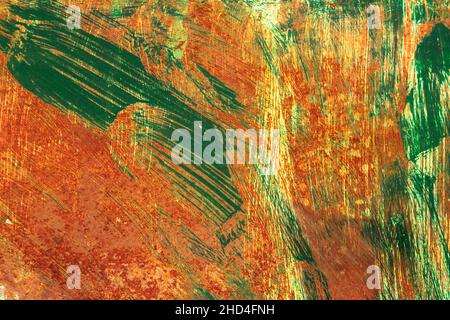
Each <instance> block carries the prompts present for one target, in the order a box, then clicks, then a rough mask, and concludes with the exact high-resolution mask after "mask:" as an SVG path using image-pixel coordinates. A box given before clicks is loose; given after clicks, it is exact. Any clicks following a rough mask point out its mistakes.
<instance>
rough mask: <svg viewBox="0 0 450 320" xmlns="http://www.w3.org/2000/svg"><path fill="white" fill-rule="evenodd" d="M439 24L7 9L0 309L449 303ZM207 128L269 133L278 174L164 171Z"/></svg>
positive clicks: (1, 102) (236, 168)
mask: <svg viewBox="0 0 450 320" xmlns="http://www.w3.org/2000/svg"><path fill="white" fill-rule="evenodd" d="M370 4H374V5H378V6H379V7H380V8H381V17H380V18H381V28H380V29H370V30H369V29H368V22H367V19H368V18H367V11H366V9H367V7H368V6H369V5H370ZM69 5H76V6H79V7H80V9H81V13H82V20H81V28H80V29H70V28H68V27H67V23H66V21H67V18H68V13H67V11H66V10H67V7H68V6H69ZM449 26H450V15H449V6H448V2H447V1H446V0H436V1H434V0H379V1H363V0H361V1H358V0H348V1H338V0H335V1H333V0H330V1H321V0H314V1H313V0H311V1H308V0H304V1H302V0H292V1H281V0H273V1H263V0H233V1H231V0H206V1H203V0H114V1H108V0H103V1H96V0H89V1H62V0H61V1H56V0H53V1H52V0H27V1H25V0H16V1H14V0H10V1H5V0H2V1H0V67H1V74H0V77H1V79H0V288H1V289H2V290H0V299H5V298H6V299H32V298H34V299H36V298H37V299H450V253H449V245H450V216H449V195H448V187H449V181H448V177H449V175H450V170H449V165H450V161H449V158H448V157H449V149H448V136H449V130H450V122H449V102H448V101H449V92H450V91H449V81H450V78H449V77H450V51H449V49H450V30H449ZM196 121H202V123H203V130H206V129H211V128H215V129H218V130H220V131H221V132H225V130H227V129H230V128H232V129H243V130H246V129H274V128H276V129H279V130H280V133H281V136H280V148H279V157H280V161H279V168H278V174H277V175H264V174H262V168H261V167H260V166H259V165H219V164H215V165H210V164H205V163H203V164H201V165H176V164H174V163H173V161H172V160H171V150H172V148H173V147H174V145H175V143H174V142H173V141H172V140H171V134H172V132H173V131H174V130H175V129H179V128H183V129H187V130H188V132H189V133H191V134H192V136H194V135H195V126H194V122H196ZM192 156H193V158H194V159H195V158H196V157H197V158H198V157H199V156H201V150H200V153H199V151H198V150H197V149H196V148H194V150H193V151H192ZM70 265H77V266H79V267H80V269H81V274H82V276H81V289H80V290H70V289H68V288H67V286H66V280H67V276H68V275H67V273H66V270H67V267H68V266H70ZM372 265H375V266H379V268H380V270H381V273H380V280H381V288H380V289H377V290H373V289H370V288H368V287H367V285H366V280H367V278H368V277H369V276H370V274H367V268H368V267H369V266H372Z"/></svg>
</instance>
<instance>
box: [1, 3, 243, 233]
mask: <svg viewBox="0 0 450 320" xmlns="http://www.w3.org/2000/svg"><path fill="white" fill-rule="evenodd" d="M10 13H11V14H12V16H13V17H20V18H21V19H26V20H29V21H28V23H26V24H25V23H22V22H20V21H19V19H12V20H3V21H0V48H1V49H2V50H3V51H4V52H6V53H8V54H9V55H10V59H9V61H8V69H9V71H10V72H11V74H12V75H13V76H14V77H15V78H16V79H17V81H18V82H19V83H20V84H21V85H22V86H23V87H24V88H26V89H27V90H29V91H30V92H32V93H33V94H35V95H36V96H38V97H39V98H40V99H42V100H43V101H45V102H46V103H48V104H51V105H53V106H55V107H57V108H58V109H60V110H63V111H68V110H70V111H73V112H75V113H77V114H78V115H80V116H81V117H83V118H85V119H87V120H88V121H89V122H90V123H92V124H93V125H95V126H97V127H99V128H101V129H107V128H108V127H109V126H110V125H111V124H112V123H113V122H114V120H115V119H116V117H117V115H118V113H119V112H120V111H122V110H124V109H125V108H126V107H128V106H130V105H133V104H135V103H138V102H142V103H145V104H147V105H150V106H152V107H157V108H160V109H162V110H164V111H165V112H166V114H167V115H168V116H169V117H170V119H168V121H166V122H165V124H164V125H157V124H155V123H153V124H152V123H151V122H149V120H148V119H147V120H144V119H142V118H140V120H138V119H137V118H136V119H135V120H136V121H141V125H146V126H152V127H153V128H154V129H155V130H156V131H157V132H158V134H157V135H147V136H145V137H142V136H141V137H140V138H141V140H142V138H146V139H147V142H149V141H150V142H151V143H152V145H154V146H155V145H157V146H158V147H157V148H156V149H153V150H149V151H151V152H153V153H155V152H159V153H160V154H161V158H160V159H161V162H162V163H163V164H164V165H165V166H166V167H167V168H168V170H169V171H170V172H172V173H173V174H171V175H170V177H171V178H172V179H174V182H175V183H176V184H178V185H180V188H181V189H182V190H185V192H184V194H183V195H184V197H185V198H190V196H191V194H189V192H195V193H196V194H197V197H198V198H199V199H202V198H203V199H204V202H206V208H207V209H208V210H203V213H204V214H205V215H206V216H207V217H208V218H210V219H211V220H212V221H214V223H216V224H217V225H220V224H221V223H223V222H225V221H226V220H228V219H229V218H230V217H231V216H232V215H233V214H234V213H235V212H237V211H239V210H240V205H241V203H242V200H241V197H240V196H239V193H238V192H237V190H236V188H235V187H234V184H233V182H232V180H231V177H230V174H229V171H228V168H227V166H225V165H221V166H220V165H217V166H215V165H203V166H198V168H196V169H191V168H188V167H183V166H177V165H175V164H174V163H173V162H172V161H171V159H170V153H167V150H171V148H172V147H173V146H174V145H175V144H174V142H172V141H171V134H172V132H173V131H174V130H175V129H178V128H186V129H187V130H189V131H191V135H192V136H193V128H194V126H193V123H194V121H202V122H203V128H204V130H207V129H209V128H213V127H218V126H216V125H215V124H214V123H213V122H212V121H211V120H209V119H207V118H205V117H204V116H202V115H201V114H199V113H198V112H197V111H195V110H194V109H192V108H191V107H189V106H188V105H187V104H186V103H184V102H183V101H181V100H180V98H179V97H180V96H181V95H180V93H179V92H176V90H174V89H172V88H171V87H170V86H168V85H166V84H164V83H163V82H161V81H160V80H158V79H157V78H156V77H154V76H153V75H151V74H149V73H148V72H147V71H146V70H145V68H144V66H143V64H142V63H141V61H140V59H139V58H138V57H137V56H135V55H133V54H132V53H130V52H128V51H126V50H124V49H122V48H120V47H118V46H116V45H114V44H112V43H109V42H107V41H106V40H104V39H102V38H99V37H95V36H93V35H91V34H89V33H87V32H85V31H83V30H70V29H69V28H67V26H66V18H67V16H66V14H65V7H62V6H59V5H58V4H56V3H54V2H52V3H47V2H45V3H44V4H42V3H41V4H40V5H34V6H27V7H19V6H11V7H10ZM19 28H22V31H21V32H16V33H14V31H17V30H18V29H19ZM24 30H25V31H24ZM142 145H144V142H142ZM128 174H129V173H128ZM208 178H210V179H208ZM211 178H212V179H211ZM224 188H225V189H226V191H223V189H224ZM205 200H206V201H205ZM207 211H211V212H212V213H209V212H207Z"/></svg>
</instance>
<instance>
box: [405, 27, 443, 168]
mask: <svg viewBox="0 0 450 320" xmlns="http://www.w3.org/2000/svg"><path fill="white" fill-rule="evenodd" d="M449 52H450V30H449V29H448V28H447V27H446V26H445V25H443V24H441V23H439V24H437V25H436V26H434V28H433V30H432V31H431V33H430V34H429V35H427V36H426V37H425V38H424V39H423V41H422V43H421V44H420V45H419V46H418V47H417V50H416V53H415V74H416V80H417V84H416V86H415V87H414V88H412V90H411V92H410V94H409V95H408V97H407V104H408V105H409V107H410V110H411V115H412V117H409V116H408V115H406V114H405V113H404V114H403V115H402V119H401V123H400V125H401V129H402V138H403V144H404V146H405V149H406V151H407V157H408V159H410V160H415V159H416V158H417V157H418V155H419V154H420V153H422V152H424V151H427V150H430V149H432V148H435V147H437V146H438V145H439V143H440V141H441V140H442V138H444V137H446V136H448V133H449V129H450V122H449V119H448V116H449V115H448V101H444V99H442V97H441V96H442V95H444V93H445V92H447V93H448V90H449V76H450V73H449V71H450V54H449Z"/></svg>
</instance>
